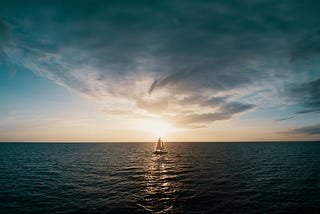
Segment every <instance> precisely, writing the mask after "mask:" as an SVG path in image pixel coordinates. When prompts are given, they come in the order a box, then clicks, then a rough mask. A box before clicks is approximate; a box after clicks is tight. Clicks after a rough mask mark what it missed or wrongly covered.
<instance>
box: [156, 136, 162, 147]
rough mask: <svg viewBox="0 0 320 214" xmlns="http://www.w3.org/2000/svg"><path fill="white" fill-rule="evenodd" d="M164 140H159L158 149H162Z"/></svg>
mask: <svg viewBox="0 0 320 214" xmlns="http://www.w3.org/2000/svg"><path fill="white" fill-rule="evenodd" d="M162 144H163V143H162V140H161V138H159V140H158V143H157V145H156V150H162Z"/></svg>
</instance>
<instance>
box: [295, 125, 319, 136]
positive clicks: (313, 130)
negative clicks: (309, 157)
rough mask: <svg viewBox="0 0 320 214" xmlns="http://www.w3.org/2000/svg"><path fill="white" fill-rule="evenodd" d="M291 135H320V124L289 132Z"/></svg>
mask: <svg viewBox="0 0 320 214" xmlns="http://www.w3.org/2000/svg"><path fill="white" fill-rule="evenodd" d="M289 133H291V134H307V135H320V124H317V125H313V126H305V127H302V128H297V129H293V130H291V131H289Z"/></svg>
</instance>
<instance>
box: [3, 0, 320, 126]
mask: <svg viewBox="0 0 320 214" xmlns="http://www.w3.org/2000/svg"><path fill="white" fill-rule="evenodd" d="M308 4H309V3H306V6H305V7H306V8H304V7H302V8H301V6H300V4H299V1H293V2H291V3H286V4H285V3H281V2H278V3H274V2H269V1H259V2H256V1H228V2H220V3H219V2H212V1H202V2H201V3H199V2H195V1H183V2H182V1H156V2H143V1H141V2H140V1H139V2H134V3H133V2H131V1H93V2H92V1H90V2H89V1H78V2H77V4H76V5H75V4H74V3H71V2H70V3H68V2H66V3H64V4H60V3H56V2H45V1H41V2H39V1H29V2H28V4H25V3H24V2H23V1H19V0H12V1H7V2H5V7H1V8H0V14H2V15H3V17H6V18H5V21H4V19H3V20H0V36H1V38H2V37H3V36H6V35H7V33H6V29H7V28H6V27H4V26H6V25H10V26H11V31H12V36H10V42H9V41H8V40H7V39H4V40H3V41H0V54H2V55H3V56H6V57H7V58H8V59H10V62H12V63H14V64H19V65H21V66H24V67H26V68H28V69H30V70H32V71H33V72H35V73H37V74H39V75H42V76H45V77H47V78H49V79H52V80H53V81H55V82H57V83H58V84H60V85H63V86H65V87H68V88H71V89H73V90H75V91H77V92H79V93H81V94H85V95H87V96H92V97H96V98H97V99H99V100H102V101H103V102H108V101H109V102H112V104H113V105H114V106H115V108H117V106H118V105H117V100H123V99H124V100H126V101H127V103H129V104H130V105H132V106H134V108H137V109H139V110H140V111H145V112H147V113H149V114H157V115H160V116H162V117H163V118H165V119H167V120H169V121H175V123H177V124H179V125H181V126H205V125H206V124H210V123H211V122H214V121H217V120H227V119H230V118H233V117H234V116H235V115H237V114H239V113H243V112H246V111H248V110H250V109H254V107H256V108H258V107H259V106H257V105H256V103H255V102H258V101H256V100H255V99H250V102H249V101H247V100H246V99H241V97H245V95H248V94H249V93H250V94H255V93H258V92H259V91H261V90H263V91H265V93H269V91H271V90H269V89H270V87H274V88H276V89H279V88H280V89H282V88H284V87H286V85H287V84H288V83H292V79H294V78H295V76H296V75H297V74H299V73H300V72H302V71H300V70H299V71H297V70H295V69H291V68H290V65H291V64H290V63H292V61H290V57H291V59H294V60H293V61H299V60H296V59H298V58H303V54H309V53H310V54H312V53H317V50H318V49H317V48H315V50H312V48H311V47H313V46H312V45H311V44H313V43H316V42H317V41H318V34H314V36H312V37H310V38H309V37H308V38H306V39H303V38H305V37H306V36H305V35H309V34H310V33H311V32H314V30H313V28H314V26H318V25H319V24H320V21H319V18H318V10H314V11H313V10H312V11H309V10H308V9H309V8H310V7H311V6H312V7H311V8H320V6H319V5H308ZM22 5H23V6H22ZM88 8H90V9H88ZM306 14H308V16H306ZM302 19H303V20H304V24H301V20H302ZM299 23H300V24H299ZM300 32H303V33H300ZM13 35H14V36H13ZM6 37H7V36H6ZM301 38H302V39H301ZM296 41H300V42H296ZM310 48H311V49H310ZM288 56H290V57H288ZM297 63H300V62H297ZM302 63H303V62H302ZM303 72H310V73H312V74H313V75H314V72H313V71H303ZM306 76H307V75H306ZM310 76H311V75H310ZM308 81H310V80H308ZM317 81H318V80H317ZM317 81H315V82H309V83H307V84H306V85H303V86H301V87H302V88H305V87H307V88H308V89H296V90H295V89H292V90H291V91H290V93H292V94H298V95H297V96H300V95H302V94H308V96H309V97H308V98H307V100H299V102H303V103H305V106H307V107H308V108H311V107H312V108H314V109H318V107H319V105H318V100H317V96H318V95H319V94H318V93H317V91H315V90H316V87H318V82H317ZM299 84H301V82H299ZM280 89H279V90H280ZM272 91H273V92H274V91H276V90H272ZM318 97H319V96H318ZM269 99H272V97H271V98H269ZM111 100H112V101H111ZM260 100H261V99H260ZM264 102H265V103H271V102H270V100H268V101H266V100H265V101H264ZM109 104H110V103H109ZM259 104H260V101H259ZM109 112H110V111H109ZM128 114H130V113H128Z"/></svg>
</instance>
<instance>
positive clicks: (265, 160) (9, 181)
mask: <svg viewBox="0 0 320 214" xmlns="http://www.w3.org/2000/svg"><path fill="white" fill-rule="evenodd" d="M154 144H155V143H151V142H150V143H1V144H0V212H1V213H2V214H4V213H320V143H319V142H268V143H263V142H254V143H253V142H250V143H244V142H243V143H200V142H199V143H196V142H193V143H183V142H179V143H166V147H167V151H168V154H166V155H163V156H156V155H153V154H152V150H153V148H154Z"/></svg>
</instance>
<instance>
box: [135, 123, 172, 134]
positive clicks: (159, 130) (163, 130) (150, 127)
mask: <svg viewBox="0 0 320 214" xmlns="http://www.w3.org/2000/svg"><path fill="white" fill-rule="evenodd" d="M139 129H143V130H144V131H146V132H148V133H150V134H152V135H153V136H154V137H156V138H157V137H162V138H165V137H167V136H168V135H169V133H170V132H171V131H172V130H173V127H172V125H171V124H169V123H166V122H164V121H163V120H144V121H141V122H140V123H139Z"/></svg>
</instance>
